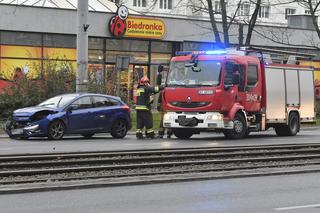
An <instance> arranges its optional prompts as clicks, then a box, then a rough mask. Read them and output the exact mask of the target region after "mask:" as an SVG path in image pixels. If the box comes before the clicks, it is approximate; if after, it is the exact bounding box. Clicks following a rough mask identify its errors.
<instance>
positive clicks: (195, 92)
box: [162, 50, 315, 139]
mask: <svg viewBox="0 0 320 213" xmlns="http://www.w3.org/2000/svg"><path fill="white" fill-rule="evenodd" d="M165 86H166V88H165V90H164V91H163V93H162V95H163V97H162V100H163V101H162V104H163V109H164V111H165V114H164V117H163V126H164V127H165V128H170V129H172V130H173V133H174V135H175V136H177V137H178V138H181V139H187V138H190V137H191V136H192V135H193V134H197V133H200V132H201V131H216V132H223V133H224V135H225V136H226V137H227V138H232V139H238V138H243V137H246V136H247V135H248V134H249V133H250V132H252V131H264V130H267V129H268V128H270V127H273V128H274V129H275V131H276V133H277V135H281V136H282V135H287V136H293V135H296V134H297V132H299V130H300V123H302V122H314V121H315V108H314V103H315V99H314V97H315V96H314V81H313V69H312V68H310V67H306V66H298V65H289V64H267V63H265V61H264V59H263V54H262V53H258V52H253V51H229V52H228V51H227V50H218V51H206V52H196V53H195V52H193V53H191V54H183V55H181V56H176V57H173V58H172V60H171V63H170V68H169V73H168V75H167V79H166V85H165Z"/></svg>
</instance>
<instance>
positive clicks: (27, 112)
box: [5, 106, 58, 138]
mask: <svg viewBox="0 0 320 213" xmlns="http://www.w3.org/2000/svg"><path fill="white" fill-rule="evenodd" d="M56 113H58V110H55V109H53V108H49V107H41V106H36V107H28V108H23V109H18V110H16V111H14V112H13V115H12V117H11V118H9V119H8V120H7V122H6V123H5V131H6V133H7V134H8V135H9V136H10V137H11V138H29V137H44V136H46V135H47V132H48V124H49V122H50V121H51V119H52V115H54V114H56Z"/></svg>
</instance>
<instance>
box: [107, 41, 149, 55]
mask: <svg viewBox="0 0 320 213" xmlns="http://www.w3.org/2000/svg"><path fill="white" fill-rule="evenodd" d="M148 45H149V42H148V41H140V40H125V39H122V40H119V39H107V44H106V49H107V50H119V51H139V52H147V51H148Z"/></svg>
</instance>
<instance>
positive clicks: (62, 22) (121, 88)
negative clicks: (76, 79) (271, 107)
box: [0, 5, 314, 103]
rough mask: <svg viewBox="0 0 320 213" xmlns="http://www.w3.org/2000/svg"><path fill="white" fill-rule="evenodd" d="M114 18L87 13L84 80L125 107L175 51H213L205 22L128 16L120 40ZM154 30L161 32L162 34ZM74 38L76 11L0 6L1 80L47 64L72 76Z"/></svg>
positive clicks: (34, 74)
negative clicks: (123, 62)
mask: <svg viewBox="0 0 320 213" xmlns="http://www.w3.org/2000/svg"><path fill="white" fill-rule="evenodd" d="M116 15H117V14H116V11H114V13H102V12H90V13H89V16H88V19H89V20H88V23H89V25H90V26H89V28H88V34H89V44H88V46H89V47H88V48H89V56H88V62H89V64H88V74H89V79H90V81H93V82H94V83H95V84H97V85H103V88H104V91H103V92H106V93H107V94H112V95H120V96H121V97H122V99H123V100H125V101H126V102H128V103H130V102H131V100H132V95H133V90H134V87H135V86H136V84H137V82H138V79H139V78H140V77H141V76H143V75H147V76H148V77H150V79H151V81H153V82H155V78H156V74H157V69H158V66H159V65H160V64H161V65H164V66H169V62H170V58H171V57H172V56H174V53H175V52H176V51H180V50H184V51H187V50H204V49H210V48H211V47H213V46H214V42H213V38H214V36H213V34H212V32H211V30H210V23H209V22H207V21H201V20H186V19H174V18H165V17H164V18H159V17H157V18H155V17H143V16H137V15H135V16H130V14H129V16H128V19H129V20H131V21H132V22H131V25H130V26H127V31H128V32H129V34H127V35H126V34H124V35H122V36H118V35H115V34H114V33H113V30H110V23H111V20H112V19H113V18H114V17H115V16H116ZM39 17H41V18H39ZM127 23H128V22H127ZM153 25H154V27H152V26H153ZM156 25H157V26H158V25H159V26H161V30H160V28H159V27H157V26H156ZM133 26H135V27H136V29H133V28H132V27H133ZM130 27H131V31H130V29H129V28H130ZM142 28H143V29H146V28H148V29H147V31H148V32H147V33H146V32H144V33H143V34H141V33H142ZM128 29H129V30H128ZM160 31H161V33H160ZM76 32H77V29H76V11H75V10H69V9H68V10H67V9H57V8H43V7H29V6H16V5H1V6H0V78H2V79H6V80H13V76H14V74H15V69H16V68H17V67H20V68H21V69H22V70H23V71H24V72H25V73H27V75H28V77H29V78H41V77H42V76H43V74H44V73H43V72H44V70H45V67H46V64H47V63H50V62H55V63H58V65H57V66H60V67H61V70H62V71H63V72H75V70H76V55H77V53H76ZM130 32H131V34H130ZM237 32H238V26H231V27H230V35H231V36H230V41H231V42H232V43H235V44H236V43H237V41H238V36H237ZM310 33H311V34H313V33H314V32H310ZM160 34H161V35H160ZM159 35H160V36H159ZM292 35H294V36H295V37H297V38H296V40H300V39H301V37H303V36H305V32H304V31H302V30H296V32H295V33H294V34H292ZM308 36H310V35H308ZM293 39H294V38H293ZM253 43H255V44H259V45H260V46H275V43H273V42H272V41H268V40H265V39H263V38H261V37H259V35H255V37H254V39H253ZM121 58H122V59H123V58H124V59H126V61H127V62H128V65H127V66H124V67H121V66H118V60H119V59H121Z"/></svg>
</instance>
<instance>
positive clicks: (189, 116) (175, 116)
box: [163, 112, 233, 129]
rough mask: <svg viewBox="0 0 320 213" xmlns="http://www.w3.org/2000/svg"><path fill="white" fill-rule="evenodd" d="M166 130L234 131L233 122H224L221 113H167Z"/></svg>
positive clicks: (164, 125)
mask: <svg viewBox="0 0 320 213" xmlns="http://www.w3.org/2000/svg"><path fill="white" fill-rule="evenodd" d="M163 127H165V128H199V129H232V128H233V122H232V121H227V122H226V121H224V117H223V115H222V114H220V113H219V112H166V113H165V114H164V116H163Z"/></svg>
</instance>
